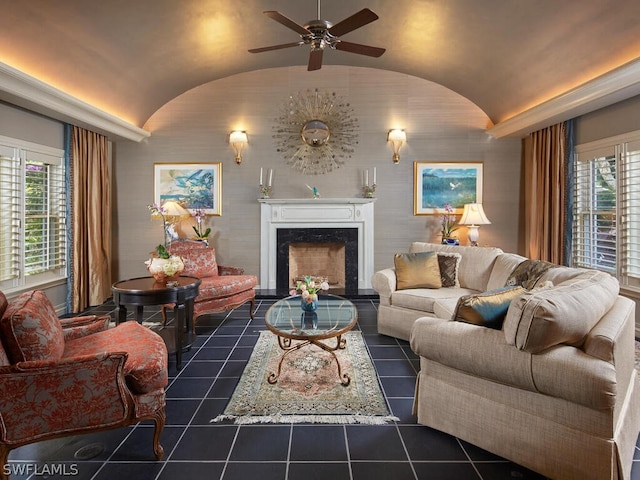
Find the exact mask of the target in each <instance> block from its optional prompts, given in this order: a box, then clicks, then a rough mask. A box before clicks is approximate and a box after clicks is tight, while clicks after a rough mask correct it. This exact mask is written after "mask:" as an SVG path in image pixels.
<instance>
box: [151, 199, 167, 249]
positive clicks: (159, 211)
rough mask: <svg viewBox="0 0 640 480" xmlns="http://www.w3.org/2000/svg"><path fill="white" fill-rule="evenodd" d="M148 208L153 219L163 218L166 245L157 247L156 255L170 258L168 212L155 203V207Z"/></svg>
mask: <svg viewBox="0 0 640 480" xmlns="http://www.w3.org/2000/svg"><path fill="white" fill-rule="evenodd" d="M147 208H148V209H149V211H150V212H151V216H152V217H157V216H160V217H161V218H162V231H163V232H164V243H163V244H160V245H158V246H157V247H156V253H157V254H158V257H160V258H169V257H170V256H171V254H170V253H169V233H168V232H167V217H166V216H165V215H166V213H167V211H166V210H165V208H164V207H163V206H162V205H159V204H157V203H154V204H153V205H147Z"/></svg>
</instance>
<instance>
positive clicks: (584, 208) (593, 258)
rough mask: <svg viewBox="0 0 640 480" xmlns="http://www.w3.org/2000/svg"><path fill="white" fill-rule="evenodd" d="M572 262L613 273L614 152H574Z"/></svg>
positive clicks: (615, 169) (614, 224) (615, 212)
mask: <svg viewBox="0 0 640 480" xmlns="http://www.w3.org/2000/svg"><path fill="white" fill-rule="evenodd" d="M574 178H575V188H574V195H575V198H574V216H573V220H574V228H573V263H574V265H576V266H580V267H587V268H595V269H598V270H604V271H606V272H610V273H614V274H615V273H616V265H617V255H616V253H617V252H616V250H617V249H616V239H617V209H616V195H617V193H616V192H617V188H618V183H617V155H616V152H615V149H610V151H609V152H607V151H601V152H583V153H580V154H578V158H577V162H576V168H575V177H574Z"/></svg>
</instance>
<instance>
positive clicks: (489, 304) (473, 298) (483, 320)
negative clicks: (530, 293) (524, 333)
mask: <svg viewBox="0 0 640 480" xmlns="http://www.w3.org/2000/svg"><path fill="white" fill-rule="evenodd" d="M525 291H526V290H525V289H524V288H523V287H520V286H517V287H501V288H497V289H495V290H490V291H487V292H483V293H480V294H477V295H465V296H464V297H460V299H459V300H458V305H457V306H456V310H455V313H454V314H453V320H457V321H460V322H467V323H473V324H474V325H482V326H483V327H489V328H495V329H496V330H500V329H501V328H502V322H504V318H505V317H506V315H507V310H508V309H509V305H511V301H512V300H513V299H514V298H516V297H518V296H520V295H522V294H523V293H524V292H525Z"/></svg>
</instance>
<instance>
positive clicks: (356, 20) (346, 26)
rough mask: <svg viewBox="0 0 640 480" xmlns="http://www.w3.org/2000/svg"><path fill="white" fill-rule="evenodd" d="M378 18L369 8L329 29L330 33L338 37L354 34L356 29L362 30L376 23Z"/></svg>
mask: <svg viewBox="0 0 640 480" xmlns="http://www.w3.org/2000/svg"><path fill="white" fill-rule="evenodd" d="M378 18H379V17H378V15H376V14H375V13H373V12H372V11H371V10H369V9H368V8H363V9H362V10H360V11H359V12H358V13H354V14H353V15H351V16H350V17H347V18H345V19H344V20H342V21H341V22H338V23H336V24H335V25H334V26H333V27H331V28H330V29H329V33H330V34H331V35H334V36H336V37H340V36H342V35H344V34H345V33H349V32H352V31H353V30H355V29H356V28H360V27H363V26H365V25H366V24H368V23H371V22H374V21H376V20H377V19H378Z"/></svg>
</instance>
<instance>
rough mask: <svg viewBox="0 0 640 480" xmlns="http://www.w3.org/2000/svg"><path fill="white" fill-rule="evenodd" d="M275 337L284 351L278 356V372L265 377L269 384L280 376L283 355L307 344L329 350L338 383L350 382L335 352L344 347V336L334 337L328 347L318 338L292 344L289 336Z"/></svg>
mask: <svg viewBox="0 0 640 480" xmlns="http://www.w3.org/2000/svg"><path fill="white" fill-rule="evenodd" d="M277 337H278V345H279V346H280V348H281V349H282V350H283V351H284V353H283V354H282V357H280V362H279V363H278V372H277V373H271V374H270V375H269V377H268V378H267V382H269V383H270V384H272V385H273V384H275V383H276V382H277V381H278V378H280V372H281V370H282V362H283V361H284V359H285V357H286V356H287V355H289V354H290V353H291V352H295V351H296V350H299V349H301V348H302V347H306V346H307V345H316V346H318V347H320V348H321V349H322V350H324V351H325V352H329V353H330V354H331V355H333V358H334V359H335V360H336V364H337V365H338V377H339V378H340V383H342V385H344V386H345V387H346V386H347V385H349V383H351V377H349V375H348V374H346V373H342V365H340V360H339V359H338V357H337V355H336V353H335V352H336V350H338V349H344V347H345V345H346V344H347V340H346V339H345V338H342V335H338V336H336V337H334V338H335V339H336V346H335V347H330V346H329V345H327V344H325V343H322V342H321V341H319V340H304V341H301V342H300V343H296V344H292V342H291V339H290V338H285V337H281V336H280V335H277Z"/></svg>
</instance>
